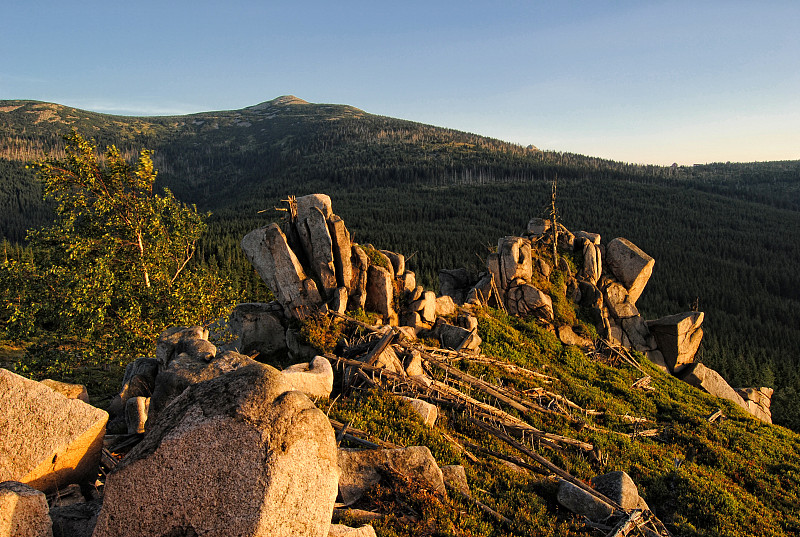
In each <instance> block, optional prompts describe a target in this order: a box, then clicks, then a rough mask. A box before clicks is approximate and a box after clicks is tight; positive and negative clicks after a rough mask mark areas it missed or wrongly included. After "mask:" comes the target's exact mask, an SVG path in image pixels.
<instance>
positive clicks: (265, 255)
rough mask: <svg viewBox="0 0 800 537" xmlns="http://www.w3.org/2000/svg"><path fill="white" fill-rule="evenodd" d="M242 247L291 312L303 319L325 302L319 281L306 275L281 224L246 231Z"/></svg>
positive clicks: (289, 312) (285, 307) (268, 285)
mask: <svg viewBox="0 0 800 537" xmlns="http://www.w3.org/2000/svg"><path fill="white" fill-rule="evenodd" d="M242 250H243V251H244V254H245V256H246V257H247V259H248V261H250V263H251V264H252V265H253V267H254V268H255V269H256V271H257V272H258V274H259V276H261V279H262V280H264V283H266V284H267V287H269V288H270V289H271V290H272V292H273V293H274V294H275V297H276V298H277V299H278V301H280V303H281V304H282V305H283V307H284V312H285V313H286V314H287V315H289V316H293V317H296V318H301V319H302V318H305V317H306V316H307V315H308V314H309V313H311V311H312V310H314V309H316V308H317V307H319V306H320V305H321V304H322V297H321V296H320V293H319V290H318V289H317V285H316V283H314V280H312V279H311V278H309V277H308V276H307V275H306V273H305V271H304V270H303V267H302V265H301V264H300V261H299V260H298V259H297V256H296V255H295V253H294V252H293V251H292V249H291V248H290V247H289V244H288V242H287V241H286V235H284V234H283V231H281V228H280V227H279V226H278V224H275V223H272V224H270V225H268V226H265V227H261V228H258V229H255V230H253V231H251V232H250V233H248V234H247V235H245V237H244V239H242Z"/></svg>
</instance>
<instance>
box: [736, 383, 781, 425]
mask: <svg viewBox="0 0 800 537" xmlns="http://www.w3.org/2000/svg"><path fill="white" fill-rule="evenodd" d="M736 393H738V394H739V396H741V398H742V399H744V402H745V404H746V405H747V410H748V411H749V412H750V413H751V414H752V415H754V416H755V417H757V418H758V419H760V420H761V421H765V422H767V423H772V394H773V393H774V390H773V389H772V388H766V387H764V386H762V387H761V388H738V389H737V390H736Z"/></svg>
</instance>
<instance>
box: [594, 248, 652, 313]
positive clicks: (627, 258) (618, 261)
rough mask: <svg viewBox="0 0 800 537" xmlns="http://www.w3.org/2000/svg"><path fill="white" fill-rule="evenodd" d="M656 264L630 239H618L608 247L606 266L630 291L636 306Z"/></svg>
mask: <svg viewBox="0 0 800 537" xmlns="http://www.w3.org/2000/svg"><path fill="white" fill-rule="evenodd" d="M654 264H655V260H654V259H653V258H652V257H650V256H649V255H647V254H646V253H644V252H643V251H642V250H641V249H639V247H638V246H636V245H635V244H633V243H632V242H631V241H629V240H628V239H623V238H622V237H618V238H616V239H614V240H613V241H611V242H609V243H608V246H606V255H605V265H606V266H607V267H608V268H609V269H611V272H612V273H613V274H614V276H615V277H616V278H617V280H619V281H620V282H622V284H623V285H624V286H625V288H626V289H627V290H628V294H629V296H630V298H629V300H630V302H632V303H634V304H635V303H636V301H637V300H639V296H641V294H642V291H644V288H645V286H646V285H647V281H648V280H649V279H650V275H651V274H652V273H653V265H654Z"/></svg>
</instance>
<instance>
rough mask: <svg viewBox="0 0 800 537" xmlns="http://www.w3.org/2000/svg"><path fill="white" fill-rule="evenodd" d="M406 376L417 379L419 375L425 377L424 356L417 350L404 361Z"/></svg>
mask: <svg viewBox="0 0 800 537" xmlns="http://www.w3.org/2000/svg"><path fill="white" fill-rule="evenodd" d="M403 367H404V368H405V372H406V375H408V376H409V377H416V376H418V375H425V369H424V368H423V367H422V355H421V354H420V352H419V351H418V350H416V349H413V350H412V351H411V353H410V354H409V355H408V356H406V358H405V360H404V361H403Z"/></svg>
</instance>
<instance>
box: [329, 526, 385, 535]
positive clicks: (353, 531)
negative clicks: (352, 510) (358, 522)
mask: <svg viewBox="0 0 800 537" xmlns="http://www.w3.org/2000/svg"><path fill="white" fill-rule="evenodd" d="M375 536H376V534H375V528H373V527H372V526H370V525H369V524H367V525H365V526H360V527H358V528H351V527H350V526H345V525H344V524H331V527H330V529H329V530H328V537H375Z"/></svg>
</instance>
